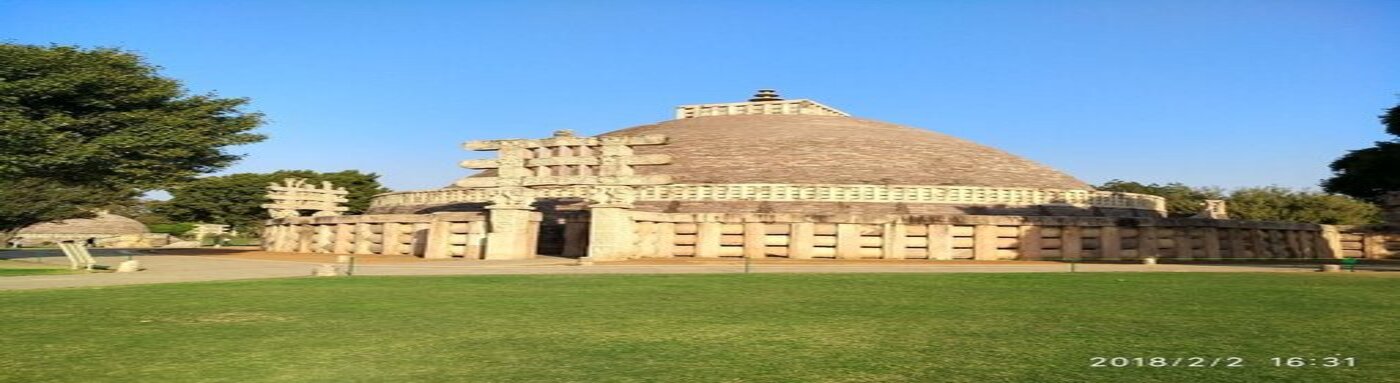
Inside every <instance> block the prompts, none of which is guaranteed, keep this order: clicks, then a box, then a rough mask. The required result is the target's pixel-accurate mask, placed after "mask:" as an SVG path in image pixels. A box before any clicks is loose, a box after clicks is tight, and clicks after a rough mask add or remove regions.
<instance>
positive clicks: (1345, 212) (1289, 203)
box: [1226, 186, 1381, 225]
mask: <svg viewBox="0 0 1400 383" xmlns="http://www.w3.org/2000/svg"><path fill="white" fill-rule="evenodd" d="M1226 203H1227V205H1226V208H1227V210H1228V211H1229V212H1230V218H1235V219H1247V220H1254V221H1284V222H1308V223H1320V224H1328V225H1365V224H1372V223H1377V222H1380V213H1381V209H1380V208H1379V207H1377V206H1376V205H1373V204H1371V203H1368V202H1366V201H1362V200H1358V199H1355V198H1351V197H1347V196H1343V195H1338V194H1327V193H1320V192H1313V191H1300V190H1293V189H1288V188H1283V187H1278V186H1266V187H1254V188H1243V189H1238V190H1234V191H1232V192H1230V198H1229V199H1227V200H1226Z"/></svg>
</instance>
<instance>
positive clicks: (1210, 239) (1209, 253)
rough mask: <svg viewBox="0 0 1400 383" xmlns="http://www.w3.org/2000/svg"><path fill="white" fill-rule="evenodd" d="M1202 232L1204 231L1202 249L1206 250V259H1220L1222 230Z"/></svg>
mask: <svg viewBox="0 0 1400 383" xmlns="http://www.w3.org/2000/svg"><path fill="white" fill-rule="evenodd" d="M1201 230H1204V233H1203V234H1202V235H1201V247H1202V248H1204V250H1205V254H1206V259H1210V260H1216V259H1220V230H1219V229H1216V228H1213V227H1207V228H1203V229H1201Z"/></svg>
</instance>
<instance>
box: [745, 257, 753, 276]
mask: <svg viewBox="0 0 1400 383" xmlns="http://www.w3.org/2000/svg"><path fill="white" fill-rule="evenodd" d="M752 263H753V258H749V257H744V274H748V273H749V269H750V268H752V266H750V264H752Z"/></svg>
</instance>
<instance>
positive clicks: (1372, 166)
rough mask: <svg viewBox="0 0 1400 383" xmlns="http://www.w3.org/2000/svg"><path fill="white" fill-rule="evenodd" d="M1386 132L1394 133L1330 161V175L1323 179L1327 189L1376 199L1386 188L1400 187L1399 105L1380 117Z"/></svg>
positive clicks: (1370, 199) (1372, 200) (1378, 199)
mask: <svg viewBox="0 0 1400 383" xmlns="http://www.w3.org/2000/svg"><path fill="white" fill-rule="evenodd" d="M1380 120H1381V124H1382V125H1385V131H1386V133H1390V134H1391V135H1394V136H1397V138H1392V139H1391V140H1390V141H1378V142H1376V145H1375V146H1372V147H1370V148H1366V149H1360V150H1353V151H1351V152H1348V153H1347V154H1346V155H1343V156H1342V157H1341V158H1338V159H1337V160H1336V161H1333V162H1332V165H1331V168H1332V174H1333V175H1332V178H1329V179H1326V180H1323V181H1322V188H1323V190H1326V191H1328V192H1332V193H1341V194H1346V195H1349V196H1352V197H1356V198H1361V199H1364V200H1368V201H1371V202H1379V201H1380V198H1381V196H1382V195H1384V194H1385V193H1386V192H1387V191H1393V190H1400V105H1396V106H1395V107H1392V108H1390V109H1389V110H1386V112H1385V114H1382V115H1381V116H1380Z"/></svg>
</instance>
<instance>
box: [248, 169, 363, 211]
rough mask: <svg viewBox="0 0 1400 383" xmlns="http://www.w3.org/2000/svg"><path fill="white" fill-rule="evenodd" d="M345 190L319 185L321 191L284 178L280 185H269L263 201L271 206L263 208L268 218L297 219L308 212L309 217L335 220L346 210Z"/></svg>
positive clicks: (304, 181) (267, 205)
mask: <svg viewBox="0 0 1400 383" xmlns="http://www.w3.org/2000/svg"><path fill="white" fill-rule="evenodd" d="M346 194H350V192H349V191H346V190H345V188H334V187H333V185H331V183H330V182H322V183H321V187H320V188H317V187H316V186H314V185H313V186H307V185H306V180H305V179H301V178H287V179H284V180H282V184H281V185H279V184H277V183H272V184H271V185H269V186H268V187H267V198H268V199H270V200H272V203H268V204H263V205H262V207H263V208H264V209H267V211H268V214H269V215H271V216H272V218H289V217H300V216H301V214H302V212H303V211H310V212H311V216H312V217H326V216H336V215H340V213H342V212H344V211H346V210H349V208H347V207H345V206H341V204H342V203H345V202H348V200H346V199H345V195H346Z"/></svg>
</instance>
